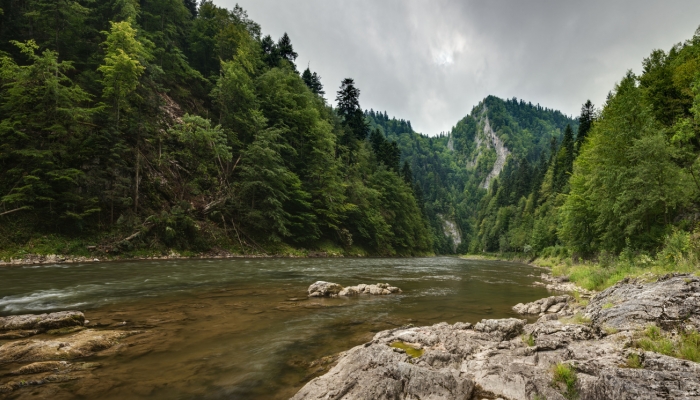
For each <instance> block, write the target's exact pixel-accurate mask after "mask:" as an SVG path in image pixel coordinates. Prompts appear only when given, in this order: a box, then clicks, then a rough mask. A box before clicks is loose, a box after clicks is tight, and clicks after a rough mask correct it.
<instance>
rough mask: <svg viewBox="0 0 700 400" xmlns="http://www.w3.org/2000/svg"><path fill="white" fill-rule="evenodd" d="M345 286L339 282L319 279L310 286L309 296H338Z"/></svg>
mask: <svg viewBox="0 0 700 400" xmlns="http://www.w3.org/2000/svg"><path fill="white" fill-rule="evenodd" d="M341 290H343V287H342V286H340V285H338V284H337V283H331V282H325V281H318V282H316V283H313V284H312V285H311V286H309V290H308V292H309V297H333V296H337V295H338V293H340V291H341Z"/></svg>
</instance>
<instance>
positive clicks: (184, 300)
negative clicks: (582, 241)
mask: <svg viewBox="0 0 700 400" xmlns="http://www.w3.org/2000/svg"><path fill="white" fill-rule="evenodd" d="M540 272H541V270H539V269H537V268H534V267H530V266H527V265H522V264H515V263H507V262H499V261H474V260H464V259H460V258H456V257H433V258H349V259H342V258H341V259H336V258H332V259H290V258H279V259H270V258H261V259H216V260H169V261H162V260H158V261H155V260H154V261H123V262H107V263H89V264H59V265H42V266H25V267H6V268H0V315H11V314H26V313H41V312H50V311H58V310H81V311H84V312H85V315H86V318H87V319H88V320H89V321H90V322H89V324H88V326H92V327H95V328H97V329H107V328H109V329H115V327H117V329H129V330H138V331H142V333H140V334H138V335H135V336H132V337H130V338H127V339H125V340H124V343H122V344H120V345H119V346H117V349H116V350H113V351H107V352H105V354H101V355H100V356H96V357H92V358H91V359H90V360H84V361H89V362H92V363H99V365H101V367H100V368H97V369H95V370H94V371H93V373H92V375H91V377H90V378H89V379H80V380H76V381H70V382H64V383H61V384H60V385H59V384H49V385H45V386H46V387H47V388H43V389H38V391H37V392H35V393H36V394H38V395H41V397H45V396H48V395H50V396H51V397H52V398H55V399H72V398H102V399H124V398H129V399H194V398H207V399H286V398H289V397H290V396H291V395H293V394H294V393H295V392H296V391H297V390H298V389H299V388H300V387H301V386H303V385H304V383H306V382H307V381H308V380H309V379H311V378H313V377H314V376H316V375H318V374H320V373H322V372H324V371H325V370H326V368H327V365H326V363H327V361H328V360H329V359H324V357H327V356H331V355H334V354H337V353H338V352H341V351H344V350H347V349H349V348H351V347H353V346H356V345H358V344H361V343H364V342H367V341H369V340H371V338H372V336H373V335H374V333H376V332H378V331H380V330H384V329H390V328H395V327H399V326H403V325H407V324H414V325H431V324H434V323H438V322H442V321H446V322H449V323H454V322H459V321H463V322H472V323H474V322H478V321H479V320H481V319H482V318H504V317H513V316H516V315H515V314H514V313H513V312H512V311H511V307H512V306H513V305H514V304H516V303H519V302H528V301H533V300H536V299H539V298H542V297H545V296H547V291H546V290H545V289H544V288H541V287H534V286H532V283H533V281H534V280H535V279H536V278H535V277H536V276H539V274H540ZM317 280H325V281H330V282H336V283H339V284H341V285H343V286H348V285H355V284H358V283H377V282H388V283H390V284H391V285H394V286H398V287H400V288H401V289H402V290H403V293H402V294H400V295H391V296H360V297H353V298H337V299H335V298H334V299H307V298H306V289H307V288H308V286H309V285H310V284H311V283H313V282H315V281H317ZM0 344H2V341H0ZM16 367H17V366H13V365H0V376H2V375H3V374H5V373H7V371H10V370H12V369H14V368H16ZM31 394H32V392H31V391H26V392H23V393H17V395H18V397H19V398H23V397H25V395H26V398H37V397H36V396H33V397H32V396H31Z"/></svg>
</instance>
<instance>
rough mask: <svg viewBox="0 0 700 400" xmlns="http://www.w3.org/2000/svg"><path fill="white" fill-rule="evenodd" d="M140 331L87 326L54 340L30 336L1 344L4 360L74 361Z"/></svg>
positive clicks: (3, 361)
mask: <svg viewBox="0 0 700 400" xmlns="http://www.w3.org/2000/svg"><path fill="white" fill-rule="evenodd" d="M136 333H138V332H125V331H98V330H93V329H87V330H84V331H81V332H79V333H76V334H74V335H71V336H67V337H62V338H57V339H51V340H39V339H27V340H19V341H15V342H9V343H5V344H3V345H2V346H0V363H8V362H38V361H52V360H71V359H75V358H80V357H87V356H91V355H93V354H94V353H96V352H98V351H101V350H105V349H108V348H110V347H112V346H114V345H115V344H117V341H118V340H119V339H122V338H125V337H127V336H130V335H133V334H136Z"/></svg>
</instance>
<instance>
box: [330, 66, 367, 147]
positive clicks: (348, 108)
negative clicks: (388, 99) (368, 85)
mask: <svg viewBox="0 0 700 400" xmlns="http://www.w3.org/2000/svg"><path fill="white" fill-rule="evenodd" d="M335 99H336V101H337V102H338V108H337V110H338V115H339V116H340V117H341V118H342V119H343V125H345V126H346V127H347V128H349V129H350V131H351V132H352V134H353V136H354V137H355V138H356V139H358V140H364V139H365V138H366V137H367V133H368V131H369V126H368V125H367V123H366V122H365V115H364V113H363V112H362V108H360V89H358V88H356V87H355V81H354V80H353V79H352V78H345V79H343V82H342V84H341V85H340V90H339V91H338V95H337V96H336V98H335Z"/></svg>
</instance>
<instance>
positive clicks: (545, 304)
mask: <svg viewBox="0 0 700 400" xmlns="http://www.w3.org/2000/svg"><path fill="white" fill-rule="evenodd" d="M571 300H572V297H571V296H569V295H568V294H565V295H561V296H550V297H546V298H544V299H539V300H537V301H533V302H532V303H527V304H523V303H519V304H516V305H514V306H513V311H515V312H516V313H518V314H521V315H528V314H530V315H538V314H541V313H545V312H550V313H557V312H560V311H562V310H563V309H564V308H566V305H567V303H569V302H570V301H571Z"/></svg>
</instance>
